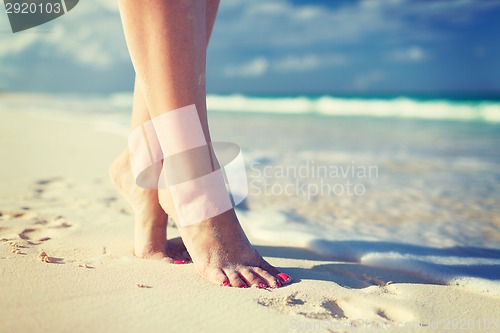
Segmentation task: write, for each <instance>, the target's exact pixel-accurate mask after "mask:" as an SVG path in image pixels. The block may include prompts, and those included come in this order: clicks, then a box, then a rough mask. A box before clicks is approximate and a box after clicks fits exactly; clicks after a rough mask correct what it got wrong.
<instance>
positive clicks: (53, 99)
mask: <svg viewBox="0 0 500 333" xmlns="http://www.w3.org/2000/svg"><path fill="white" fill-rule="evenodd" d="M131 102H132V97H131V95H130V94H116V95H111V96H46V95H34V96H28V97H26V96H14V95H4V96H0V111H1V110H9V109H12V110H18V109H24V110H27V111H29V112H35V113H37V114H41V113H43V114H45V113H46V114H54V113H57V114H59V115H68V116H70V115H71V114H79V115H88V116H89V117H93V118H92V119H93V120H94V124H95V129H96V130H98V131H107V132H112V133H116V134H117V135H121V136H123V138H124V140H125V138H126V135H127V133H128V121H129V120H128V118H129V114H130V108H131ZM207 102H208V106H209V112H210V113H209V118H210V124H211V127H212V136H213V140H214V141H229V142H234V143H237V144H238V145H240V147H241V148H242V151H243V154H244V159H245V164H246V169H247V176H248V184H249V193H248V196H247V199H246V201H245V202H244V204H243V205H240V206H239V207H238V214H239V216H240V218H241V220H242V222H243V223H244V226H245V228H246V229H247V230H248V231H249V232H250V233H251V235H252V237H254V238H256V239H259V240H262V241H265V242H267V243H269V244H273V245H275V246H291V247H302V248H306V249H308V250H310V251H313V252H316V253H318V254H320V255H322V256H324V257H325V259H326V260H332V261H345V262H356V263H360V264H363V265H367V266H374V267H379V268H386V269H390V270H396V271H400V272H401V273H404V274H412V275H415V276H418V277H420V278H422V279H426V280H427V281H431V282H435V283H446V284H458V285H461V286H464V287H466V288H472V289H474V290H477V291H481V292H487V293H490V294H494V295H500V100H496V99H492V98H490V99H485V98H474V99H466V98H455V99H445V98H432V99H430V98H427V99H423V98H411V97H392V98H375V97H371V98H363V97H334V96H306V95H304V96H292V97H255V96H244V95H228V96H223V95H210V96H208V98H207Z"/></svg>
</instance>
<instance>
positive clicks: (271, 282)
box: [252, 267, 281, 288]
mask: <svg viewBox="0 0 500 333" xmlns="http://www.w3.org/2000/svg"><path fill="white" fill-rule="evenodd" d="M252 271H253V272H254V273H255V274H257V275H258V276H259V277H260V278H261V279H262V280H263V281H265V283H266V285H267V286H269V287H271V288H279V287H281V282H280V281H279V279H278V278H276V277H275V276H273V275H272V274H270V273H269V272H268V271H266V270H263V269H262V268H260V267H254V268H252Z"/></svg>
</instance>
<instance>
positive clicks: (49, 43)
mask: <svg viewBox="0 0 500 333" xmlns="http://www.w3.org/2000/svg"><path fill="white" fill-rule="evenodd" d="M26 52H29V53H31V55H32V57H33V59H34V60H35V59H39V58H45V59H46V58H52V59H57V57H66V58H70V59H72V60H73V61H74V62H76V63H79V64H82V65H85V66H90V67H92V68H104V67H107V66H110V65H111V64H113V63H116V62H119V61H124V60H127V61H128V52H127V49H126V45H125V41H124V37H123V32H122V27H121V23H120V17H119V15H118V5H117V3H116V1H105V0H86V1H80V2H79V4H78V5H77V6H76V7H75V8H74V9H73V10H71V11H70V12H68V13H67V14H65V15H64V16H62V17H60V18H58V19H56V20H54V21H52V22H50V23H47V24H45V25H42V26H39V27H36V28H33V29H30V30H29V31H25V32H20V33H17V34H10V33H4V34H0V59H1V58H2V57H5V56H14V55H18V54H21V53H26Z"/></svg>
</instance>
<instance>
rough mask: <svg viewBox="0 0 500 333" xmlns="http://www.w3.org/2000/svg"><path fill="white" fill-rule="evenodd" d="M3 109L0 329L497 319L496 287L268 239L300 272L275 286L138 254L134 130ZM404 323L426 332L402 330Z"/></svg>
mask: <svg viewBox="0 0 500 333" xmlns="http://www.w3.org/2000/svg"><path fill="white" fill-rule="evenodd" d="M0 119H1V122H0V137H1V141H0V142H1V144H0V156H1V160H0V161H1V163H0V213H1V214H2V216H0V239H3V241H0V270H1V280H0V332H69V331H71V332H89V331H97V332H177V331H181V332H216V331H218V332H256V331H257V332H288V331H291V332H293V331H298V330H299V329H301V330H305V331H325V332H344V331H349V332H365V331H366V332H371V331H373V330H378V331H383V332H390V331H404V332H410V331H419V332H420V331H441V332H464V331H467V332H481V331H497V330H496V329H498V328H499V320H500V298H498V297H494V296H491V295H489V294H487V293H479V292H477V293H474V292H472V291H469V290H467V289H464V288H462V287H456V286H442V285H433V284H428V283H425V281H421V280H418V279H416V278H414V277H411V276H407V277H402V276H401V275H400V273H398V272H395V271H394V272H393V271H390V270H387V269H385V270H384V269H381V268H377V267H366V266H362V265H360V264H357V263H349V262H332V261H328V260H325V259H323V258H320V257H317V256H315V255H313V254H311V253H309V252H307V251H304V250H301V249H293V248H287V247H283V246H276V244H271V243H269V244H262V243H261V244H257V245H258V246H259V249H260V251H261V253H262V254H263V255H264V256H265V257H266V259H268V260H269V261H270V262H271V263H272V264H274V265H276V266H278V267H279V268H280V269H282V270H283V271H284V272H286V273H289V274H290V275H292V276H293V278H294V279H295V280H296V282H295V283H293V284H292V285H290V286H287V287H284V288H281V289H278V290H258V289H236V288H223V287H218V286H214V285H211V284H210V283H208V282H206V281H204V280H203V279H201V278H200V277H198V276H197V275H196V273H195V271H194V267H193V265H167V264H165V263H162V262H157V261H151V260H141V259H138V258H135V257H134V256H132V255H131V244H132V238H133V234H132V225H133V221H132V216H131V215H130V210H129V209H128V207H127V205H126V203H125V201H124V200H123V199H122V198H121V197H120V196H119V195H117V193H115V191H114V190H113V188H112V186H111V184H110V182H109V181H108V179H107V176H106V173H107V165H108V164H109V163H110V162H111V160H112V159H113V158H114V156H116V155H117V154H118V152H119V151H120V149H122V148H123V147H124V144H125V142H124V140H123V138H122V137H119V136H113V135H111V134H106V133H98V132H95V131H94V130H93V129H92V124H91V121H90V120H89V117H79V116H68V115H66V116H62V115H57V116H55V115H53V116H51V117H48V116H42V115H36V114H28V113H20V112H14V110H0ZM175 236H176V230H175V229H173V228H169V238H170V237H175ZM250 238H251V235H250ZM9 242H14V243H15V244H17V245H18V252H19V253H12V249H14V247H13V245H11V244H9ZM42 250H44V251H45V252H46V253H47V254H48V255H49V256H50V257H51V258H52V261H53V262H52V263H43V262H41V261H40V260H39V259H38V254H39V253H40V252H41V251H42ZM85 265H87V266H85ZM389 281H398V283H387V282H389ZM399 281H407V282H408V283H403V282H401V283H400V282H399ZM138 284H142V285H144V286H145V287H147V288H139V287H138V286H137V285H138ZM405 323H407V324H408V325H413V326H412V327H417V328H415V329H410V328H409V327H407V329H402V328H400V329H392V328H391V327H394V326H398V325H404V324H405ZM377 325H378V326H377ZM418 325H427V326H420V327H419V326H418ZM382 326H383V327H382ZM487 327H489V328H490V330H486V328H487ZM436 328H438V329H437V330H436Z"/></svg>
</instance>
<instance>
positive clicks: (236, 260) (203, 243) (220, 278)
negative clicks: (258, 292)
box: [159, 190, 291, 288]
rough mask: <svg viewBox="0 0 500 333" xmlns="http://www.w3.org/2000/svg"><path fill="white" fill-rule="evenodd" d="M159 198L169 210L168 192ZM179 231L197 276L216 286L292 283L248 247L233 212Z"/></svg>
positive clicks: (274, 285) (263, 285)
mask: <svg viewBox="0 0 500 333" xmlns="http://www.w3.org/2000/svg"><path fill="white" fill-rule="evenodd" d="M159 196H160V203H161V204H162V206H163V207H164V209H165V210H166V211H167V212H168V211H169V209H172V208H171V207H173V206H172V199H171V197H170V193H168V192H167V191H165V190H161V191H159ZM178 229H179V232H180V235H181V237H182V240H183V241H184V244H185V245H186V248H187V250H188V252H189V254H190V256H191V258H192V260H193V263H194V265H195V267H196V270H197V271H198V273H199V274H200V275H201V276H202V277H204V278H206V279H207V280H209V281H211V282H213V283H215V284H218V285H223V286H232V287H239V288H247V287H257V288H267V287H271V288H278V287H281V286H282V285H283V284H287V283H290V282H291V278H290V277H289V276H288V275H286V274H284V273H280V272H279V271H278V270H277V269H276V268H274V267H273V266H271V265H270V264H269V263H268V262H267V261H265V260H264V259H263V258H262V256H261V255H260V254H259V253H258V252H257V250H256V249H255V248H254V247H253V246H252V245H251V244H250V242H249V241H248V238H247V237H246V235H245V233H244V231H243V229H242V228H241V226H240V223H239V221H238V218H237V216H236V213H235V212H234V210H233V209H231V210H230V211H227V212H225V213H223V214H221V215H218V216H216V217H215V218H212V219H209V220H206V221H203V222H202V223H199V224H196V225H190V226H187V227H178Z"/></svg>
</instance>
